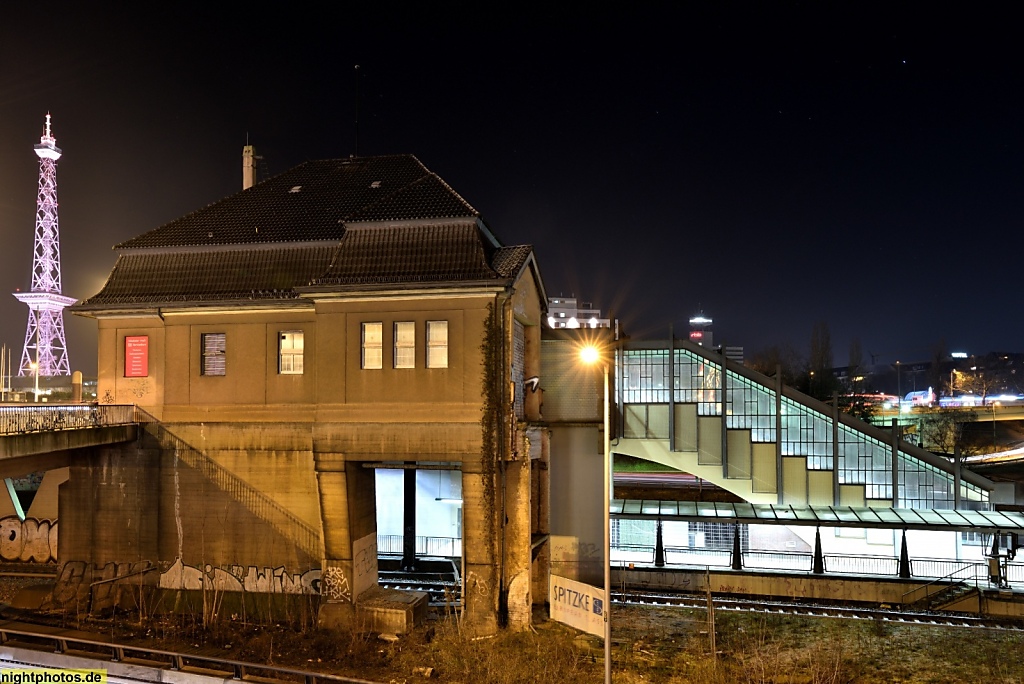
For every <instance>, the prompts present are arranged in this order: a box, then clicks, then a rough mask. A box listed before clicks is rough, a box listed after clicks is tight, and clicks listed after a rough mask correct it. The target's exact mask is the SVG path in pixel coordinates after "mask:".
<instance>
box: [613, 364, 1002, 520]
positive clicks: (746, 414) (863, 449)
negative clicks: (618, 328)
mask: <svg viewBox="0 0 1024 684" xmlns="http://www.w3.org/2000/svg"><path fill="white" fill-rule="evenodd" d="M670 354H671V356H670ZM620 358H621V364H622V365H621V368H620V369H619V373H620V375H619V378H620V387H621V397H622V402H623V403H624V404H625V405H627V406H626V407H625V408H626V411H627V414H628V415H629V417H630V421H631V422H630V426H629V427H630V430H628V431H627V432H629V433H633V432H638V431H642V432H639V433H638V434H636V435H635V436H640V437H642V436H644V435H646V437H647V438H659V439H666V438H667V420H668V404H669V402H670V400H671V401H673V402H674V403H676V404H691V405H695V406H696V408H697V415H698V416H723V415H724V419H725V424H726V428H727V429H731V430H748V431H749V432H750V440H751V442H752V443H761V444H772V443H775V442H776V441H781V452H782V455H783V456H802V457H804V458H806V463H807V469H808V470H817V471H831V470H832V469H833V468H838V471H839V472H838V477H837V479H838V481H839V484H841V485H862V486H863V487H864V498H865V502H867V503H870V502H872V501H877V502H885V503H888V505H890V506H895V507H899V508H953V506H954V502H955V498H956V497H955V492H954V481H953V475H952V473H949V472H947V471H945V470H942V469H940V468H937V467H935V466H933V465H931V464H929V463H926V462H924V461H922V460H919V459H918V458H916V457H914V456H912V455H911V454H909V453H906V452H904V451H903V450H897V452H896V470H897V476H898V486H897V489H896V492H895V493H894V492H893V449H892V445H891V443H889V442H888V441H885V440H881V439H877V438H875V437H872V436H869V435H867V434H865V433H863V432H861V431H860V430H858V429H856V428H855V427H851V426H849V425H846V424H845V423H843V422H842V421H840V424H839V426H838V430H835V429H834V425H833V422H834V419H833V416H832V415H831V414H830V413H824V412H822V411H820V410H818V409H815V408H812V407H811V406H809V405H806V404H804V403H803V402H802V401H800V400H799V399H798V398H791V397H788V396H783V397H782V399H781V401H779V402H777V399H776V391H775V387H774V383H773V382H772V381H768V382H758V381H757V380H752V379H750V378H748V377H746V375H745V374H744V375H741V374H738V373H735V372H732V371H726V372H725V373H724V375H723V366H722V363H721V362H720V361H716V360H714V359H712V358H708V357H706V356H705V355H704V354H703V353H701V352H698V351H693V350H690V349H675V350H672V351H671V352H670V350H668V349H624V350H623V351H622V355H621V357H620ZM723 378H724V380H725V382H726V388H727V390H728V391H727V392H725V394H724V396H725V402H724V403H725V406H724V407H723V405H722V404H723V401H722V399H723V392H722V382H723ZM766 380H767V378H766ZM630 404H632V405H639V406H634V407H629V406H628V405H630ZM777 405H781V416H779V417H778V425H780V426H781V434H776V431H777V428H776V415H775V411H776V406H777ZM662 423H664V425H662ZM634 426H635V427H634ZM836 433H838V440H835V438H834V434H836ZM834 452H836V453H834ZM960 499H961V507H962V508H987V507H988V493H987V492H986V491H984V490H982V489H981V488H980V487H978V486H976V485H973V484H970V483H968V482H964V481H961V484H960Z"/></svg>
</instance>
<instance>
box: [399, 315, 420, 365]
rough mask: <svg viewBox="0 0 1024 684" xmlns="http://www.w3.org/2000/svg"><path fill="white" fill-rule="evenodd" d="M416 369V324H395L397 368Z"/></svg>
mask: <svg viewBox="0 0 1024 684" xmlns="http://www.w3.org/2000/svg"><path fill="white" fill-rule="evenodd" d="M415 367H416V324H415V323H413V322H412V321H401V322H398V323H395V368H415Z"/></svg>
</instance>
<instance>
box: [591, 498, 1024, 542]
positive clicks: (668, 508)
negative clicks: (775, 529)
mask: <svg viewBox="0 0 1024 684" xmlns="http://www.w3.org/2000/svg"><path fill="white" fill-rule="evenodd" d="M611 514H612V516H613V517H615V518H620V519H632V520H655V519H661V520H679V521H687V522H705V523H706V522H720V523H736V524H740V525H805V526H807V525H810V526H815V527H860V528H869V527H870V528H879V529H887V530H930V531H933V532H943V531H951V532H952V531H956V532H982V533H985V534H993V533H996V532H1018V533H1019V532H1024V513H1018V512H1011V511H968V510H952V509H911V508H855V507H853V506H786V505H775V504H751V503H724V502H714V501H655V500H651V499H615V500H613V501H612V502H611Z"/></svg>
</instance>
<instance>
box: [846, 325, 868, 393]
mask: <svg viewBox="0 0 1024 684" xmlns="http://www.w3.org/2000/svg"><path fill="white" fill-rule="evenodd" d="M846 372H847V377H848V378H849V379H850V391H852V392H855V393H860V392H863V391H864V352H863V351H862V350H861V346H860V338H859V337H855V338H853V340H852V341H851V342H850V360H849V362H848V363H847V369H846Z"/></svg>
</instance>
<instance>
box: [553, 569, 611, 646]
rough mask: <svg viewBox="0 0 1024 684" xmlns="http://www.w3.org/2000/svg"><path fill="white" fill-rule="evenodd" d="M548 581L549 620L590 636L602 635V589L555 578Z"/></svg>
mask: <svg viewBox="0 0 1024 684" xmlns="http://www.w3.org/2000/svg"><path fill="white" fill-rule="evenodd" d="M550 578H551V579H550V580H548V601H549V602H550V604H551V619H552V620H558V621H559V622H564V623H565V624H567V625H569V626H570V627H575V628H576V629H579V630H582V631H584V632H587V633H588V634H593V635H594V636H604V620H605V613H604V607H605V597H604V590H603V589H598V588H597V587H592V586H590V585H589V584H584V583H583V582H575V581H573V580H571V579H566V578H564V577H559V576H557V575H551V576H550Z"/></svg>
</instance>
